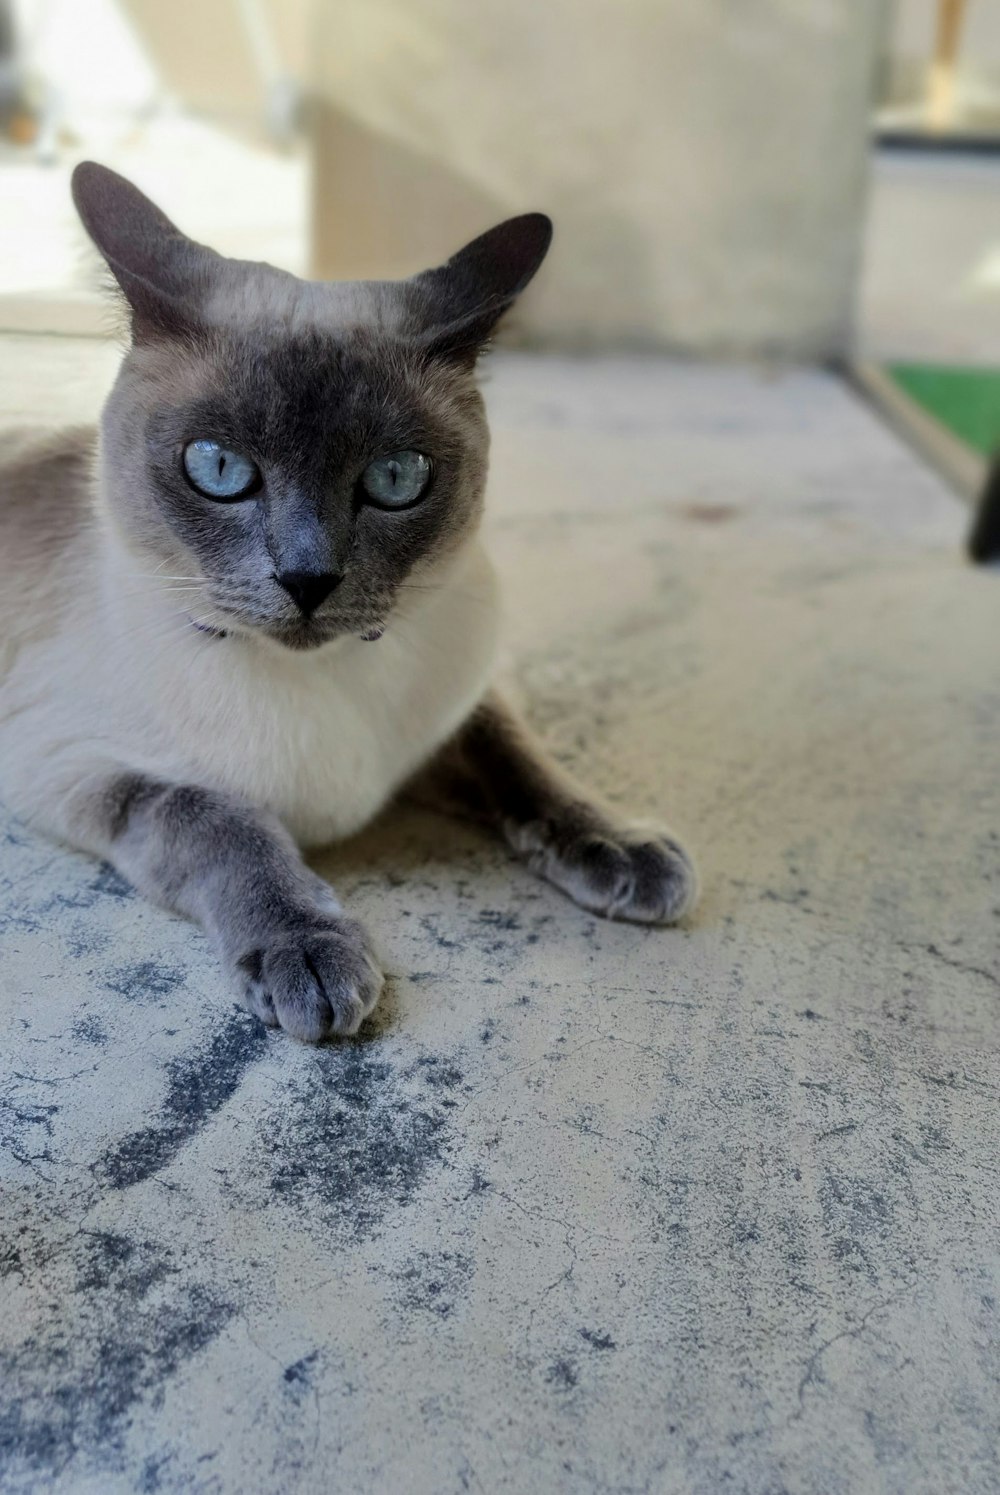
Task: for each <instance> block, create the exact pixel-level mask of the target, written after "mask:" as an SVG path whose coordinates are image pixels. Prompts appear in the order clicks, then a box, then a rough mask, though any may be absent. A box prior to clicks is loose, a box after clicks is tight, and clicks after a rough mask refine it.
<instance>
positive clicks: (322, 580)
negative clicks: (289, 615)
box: [275, 571, 343, 618]
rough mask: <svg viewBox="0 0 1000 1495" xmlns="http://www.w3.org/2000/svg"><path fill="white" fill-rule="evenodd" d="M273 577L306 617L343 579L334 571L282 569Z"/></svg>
mask: <svg viewBox="0 0 1000 1495" xmlns="http://www.w3.org/2000/svg"><path fill="white" fill-rule="evenodd" d="M275 579H276V580H277V582H278V583H279V585H280V586H283V587H284V589H285V591H286V592H287V593H288V595H289V597H291V599H292V601H293V602H294V603H295V604H296V605H297V606H298V607H300V608H301V609H302V611H303V612H304V613H305V615H306V617H307V618H308V617H309V615H310V613H314V612H315V611H316V609H317V608H318V607H319V605H320V603H321V602H325V601H326V599H327V598H328V597H329V595H330V593H331V592H332V591H333V589H334V587H336V586H339V585H340V583H341V582H342V581H343V577H342V576H339V575H338V574H337V572H336V571H282V572H280V573H279V575H278V576H277V577H276V578H275Z"/></svg>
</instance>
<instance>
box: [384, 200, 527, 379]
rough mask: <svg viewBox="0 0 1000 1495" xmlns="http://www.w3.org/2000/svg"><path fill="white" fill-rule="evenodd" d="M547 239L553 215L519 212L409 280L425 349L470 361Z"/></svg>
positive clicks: (523, 281) (519, 289) (524, 282)
mask: <svg viewBox="0 0 1000 1495" xmlns="http://www.w3.org/2000/svg"><path fill="white" fill-rule="evenodd" d="M551 242H552V220H551V219H550V218H547V217H546V216H545V214H544V213H524V214H522V215H521V216H520V217H519V218H508V219H507V220H506V222H505V223H498V224H497V226H496V228H491V229H488V230H487V232H486V233H485V234H480V236H479V238H478V239H473V240H472V243H471V244H466V246H465V248H464V249H460V250H459V251H458V253H457V254H453V255H452V257H451V259H450V260H449V261H448V262H447V264H445V265H439V266H438V268H437V269H435V270H425V271H424V272H423V274H421V275H417V276H415V277H414V278H413V280H412V281H410V285H411V286H412V287H413V289H414V290H415V292H416V293H417V309H418V315H419V316H420V318H421V321H422V323H423V327H422V330H421V332H420V336H419V341H420V344H421V346H422V347H424V348H426V349H427V350H428V352H429V353H431V354H434V355H436V356H438V357H442V358H450V359H454V360H455V361H461V362H470V363H471V362H474V361H475V359H476V357H477V355H478V354H479V353H480V352H481V350H482V349H483V347H484V346H485V344H486V343H487V342H488V340H489V337H490V334H491V333H492V331H493V329H494V327H495V326H496V324H497V322H498V321H499V320H500V318H501V317H502V316H503V314H504V312H505V311H506V310H507V309H508V307H509V306H510V305H511V304H512V303H513V301H514V300H515V298H516V297H517V296H519V295H520V293H521V292H522V291H523V290H524V288H525V286H526V285H527V284H528V282H529V280H531V278H532V276H533V275H534V273H535V271H536V270H537V269H538V267H539V265H540V264H541V263H542V260H543V259H544V258H545V256H546V254H547V253H548V248H549V245H550V244H551Z"/></svg>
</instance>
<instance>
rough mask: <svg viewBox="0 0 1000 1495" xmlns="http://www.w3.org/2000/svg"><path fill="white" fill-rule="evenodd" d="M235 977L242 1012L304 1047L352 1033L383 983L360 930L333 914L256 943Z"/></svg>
mask: <svg viewBox="0 0 1000 1495" xmlns="http://www.w3.org/2000/svg"><path fill="white" fill-rule="evenodd" d="M235 975H236V979H237V981H238V983H239V987H240V992H241V996H242V1000H243V1005H244V1006H245V1007H247V1008H249V1010H250V1011H251V1012H252V1013H254V1015H255V1016H256V1017H259V1018H260V1020H261V1021H262V1022H264V1023H267V1024H268V1026H269V1027H272V1028H273V1027H281V1028H283V1029H284V1030H285V1032H286V1033H290V1034H291V1035H292V1037H293V1038H300V1039H302V1040H303V1041H304V1042H305V1043H319V1042H320V1041H321V1040H322V1039H324V1038H329V1037H331V1036H333V1035H334V1034H336V1035H338V1036H345V1035H347V1034H350V1033H356V1032H357V1030H358V1028H359V1027H360V1026H361V1023H362V1021H363V1020H364V1019H365V1018H366V1017H367V1016H368V1014H369V1012H371V1010H372V1008H373V1007H374V1006H375V1003H376V1002H377V1001H378V998H379V993H380V992H381V990H382V980H383V978H382V972H381V971H380V970H379V967H378V963H377V961H376V959H375V955H374V953H373V951H372V947H371V943H370V940H369V937H368V933H367V931H366V930H365V928H364V926H363V925H362V924H359V923H358V922H357V921H356V920H355V919H346V918H344V917H343V916H341V915H335V914H320V915H318V916H317V917H316V918H315V919H311V920H309V921H307V922H305V923H303V924H301V925H293V926H291V927H289V928H286V929H278V930H275V931H273V932H271V933H269V934H268V935H266V936H264V937H262V938H261V940H260V942H259V944H257V945H256V946H255V947H254V948H253V949H252V950H249V951H247V953H246V954H244V955H242V956H241V957H240V958H239V959H238V960H237V961H236V962H235Z"/></svg>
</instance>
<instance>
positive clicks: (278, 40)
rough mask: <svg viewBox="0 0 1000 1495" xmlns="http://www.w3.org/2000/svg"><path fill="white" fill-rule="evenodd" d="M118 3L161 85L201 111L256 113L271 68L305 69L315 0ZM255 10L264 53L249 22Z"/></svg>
mask: <svg viewBox="0 0 1000 1495" xmlns="http://www.w3.org/2000/svg"><path fill="white" fill-rule="evenodd" d="M120 3H121V6H122V10H123V11H124V12H125V14H126V15H127V17H128V19H129V21H130V22H131V23H132V25H133V26H134V28H135V31H136V34H137V36H138V37H139V39H140V41H141V42H142V44H143V46H145V47H146V49H147V51H148V53H149V56H150V58H151V59H152V61H153V64H154V66H155V67H156V70H157V72H158V73H159V75H160V77H161V78H162V80H163V82H164V84H165V85H166V86H167V88H169V89H170V90H171V91H173V92H174V93H176V94H177V95H178V97H179V98H180V99H181V100H182V101H183V102H184V103H185V104H186V105H187V106H188V107H190V108H192V109H194V110H196V111H198V112H199V113H203V114H205V115H208V116H212V117H218V118H222V119H225V118H227V117H232V118H239V117H241V116H250V117H254V118H257V119H259V117H260V116H261V114H262V112H263V107H264V102H265V86H266V85H265V81H264V76H263V73H264V72H265V71H266V70H267V69H268V68H271V67H273V68H275V69H276V70H279V71H280V72H283V73H285V74H286V75H287V76H290V77H293V78H302V77H304V76H305V74H306V73H307V71H308V68H309V41H308V37H309V26H310V22H311V12H312V9H313V0H254V6H253V7H250V8H249V11H248V10H247V9H241V7H240V4H239V0H197V3H194V4H192V3H190V0H173V3H171V0H120ZM321 3H322V0H321ZM254 9H255V10H256V13H257V15H258V17H259V21H260V39H261V43H262V46H261V51H260V52H259V53H258V52H257V51H256V50H255V46H254V41H253V37H252V34H251V31H250V29H249V28H248V25H247V15H248V13H250V11H253V10H254ZM262 65H263V67H262Z"/></svg>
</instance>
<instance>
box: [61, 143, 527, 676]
mask: <svg viewBox="0 0 1000 1495" xmlns="http://www.w3.org/2000/svg"><path fill="white" fill-rule="evenodd" d="M73 197H74V201H75V203H76V206H77V210H78V211H79V213H80V216H81V218H82V219H83V222H84V225H85V227H86V228H87V231H88V232H89V234H90V236H91V238H92V239H93V240H94V242H95V243H96V245H97V247H98V249H99V250H100V251H101V253H102V254H103V256H104V258H105V260H106V261H107V263H108V266H109V268H110V270H111V272H112V274H113V275H114V277H115V279H116V281H117V282H118V285H119V287H120V288H121V291H122V293H123V295H124V297H125V299H126V301H127V304H128V309H129V314H130V322H131V333H132V341H131V347H130V348H129V351H128V353H127V355H126V358H125V361H124V364H123V366H122V370H121V373H120V375H119V377H118V381H117V383H116V385H115V388H114V390H113V392H112V394H111V397H110V399H109V400H108V403H107V406H106V408H105V412H104V417H103V427H102V432H103V436H102V495H103V502H104V504H105V508H106V512H107V513H108V515H109V516H110V518H111V520H112V522H113V523H114V525H115V527H116V530H117V531H118V533H119V535H120V536H121V537H122V539H123V540H124V543H125V545H126V546H127V548H128V550H129V552H130V554H131V556H132V557H133V558H134V560H135V566H134V572H133V574H134V576H135V577H136V578H137V579H139V578H151V579H150V580H149V582H148V584H149V585H150V586H154V585H157V580H156V579H157V578H163V579H164V583H163V584H164V585H169V586H170V587H172V588H173V589H174V590H173V592H172V593H171V596H172V598H173V599H175V600H176V602H177V606H178V613H179V614H183V615H186V616H188V617H190V619H191V620H192V621H194V622H196V623H198V624H200V625H201V626H205V627H208V628H210V629H214V630H216V631H222V632H237V633H257V634H263V635H266V636H268V637H269V638H271V639H273V640H276V641H277V642H279V643H281V644H284V645H286V646H287V647H289V648H299V649H301V648H310V647H314V646H316V645H319V644H323V643H326V642H328V641H330V640H331V639H334V638H337V637H341V636H344V635H349V634H353V635H361V636H377V634H378V633H379V632H380V631H381V629H382V628H383V627H384V626H385V624H386V622H387V620H388V618H389V616H390V614H391V612H392V610H393V607H394V606H395V605H396V604H397V602H398V601H399V600H400V597H401V596H402V595H404V594H405V589H406V587H407V586H411V587H416V586H426V585H433V584H435V577H436V576H438V575H439V574H440V573H441V571H442V568H443V567H444V566H446V564H447V560H448V558H449V557H450V556H451V555H453V554H454V553H455V552H456V551H457V550H458V549H459V548H460V547H461V545H462V543H463V541H464V540H465V539H467V538H468V537H469V536H470V535H471V534H472V532H473V531H474V529H475V527H476V525H477V524H478V521H479V516H480V512H481V509H482V501H483V488H484V484H485V478H486V457H487V447H488V435H487V430H486V423H485V418H484V414H483V406H482V400H481V398H480V395H479V392H478V390H477V388H476V384H475V377H474V370H475V362H476V357H477V355H478V354H479V352H480V351H481V349H482V348H483V346H484V344H485V343H486V342H487V340H488V339H489V337H490V335H491V333H492V331H493V328H494V327H495V325H496V323H497V321H498V319H499V318H500V317H501V316H502V314H503V313H504V312H505V311H506V310H507V308H508V307H509V306H510V305H511V303H512V301H513V300H514V298H515V297H516V296H517V295H518V293H519V292H520V291H521V290H523V288H524V287H525V286H526V285H527V283H528V281H529V280H530V279H531V277H532V276H533V275H534V273H535V271H536V270H537V269H538V267H539V265H540V264H541V262H542V260H543V259H544V257H545V253H546V251H547V249H548V247H549V241H550V239H551V234H552V226H551V224H550V222H549V220H548V218H546V217H545V216H544V215H543V214H541V213H529V214H526V215H525V216H523V217H520V218H512V219H509V220H508V221H507V222H505V223H501V224H500V225H499V226H498V227H496V228H494V229H491V230H490V231H489V232H488V233H485V234H483V235H482V237H481V238H478V239H475V240H474V241H473V242H472V243H471V244H468V245H466V247H465V248H464V249H461V250H459V252H458V253H457V254H456V255H454V256H453V257H452V258H451V259H450V260H449V261H448V262H447V264H445V265H442V266H440V267H439V268H438V269H434V270H427V271H424V272H423V273H422V274H419V275H416V276H414V277H413V278H412V279H410V280H403V281H357V282H352V281H346V282H339V283H338V282H334V283H324V282H316V281H304V280H300V279H298V278H297V277H296V276H294V275H290V274H288V273H287V272H285V271H282V270H276V269H274V268H273V267H272V266H270V265H264V264H255V263H251V262H249V261H243V260H232V259H226V258H225V257H223V256H222V255H219V254H216V253H215V252H214V251H213V250H211V249H207V248H205V247H204V246H203V245H201V244H197V243H195V242H194V241H193V240H192V239H189V238H187V237H186V236H185V235H184V234H182V233H181V232H180V231H179V230H178V229H177V228H175V227H174V225H173V224H172V223H171V222H170V220H169V219H168V218H166V217H165V216H164V215H163V214H162V213H161V212H160V211H159V209H158V208H156V207H154V205H153V204H152V203H151V202H150V201H149V200H148V198H146V197H144V196H143V194H142V193H141V192H139V190H138V189H137V188H136V187H134V186H132V184H131V183H130V182H127V181H126V180H125V179H124V178H123V177H120V176H118V175H117V174H116V173H115V172H112V171H109V170H107V168H105V167H102V166H98V165H95V164H94V163H92V162H87V163H85V164H84V165H82V166H78V167H77V169H76V172H75V173H74V176H73ZM411 577H412V578H413V580H412V581H411V580H410V578H411ZM166 578H171V580H169V581H167V580H166ZM185 587H188V588H190V590H183V589H184V588H185Z"/></svg>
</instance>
